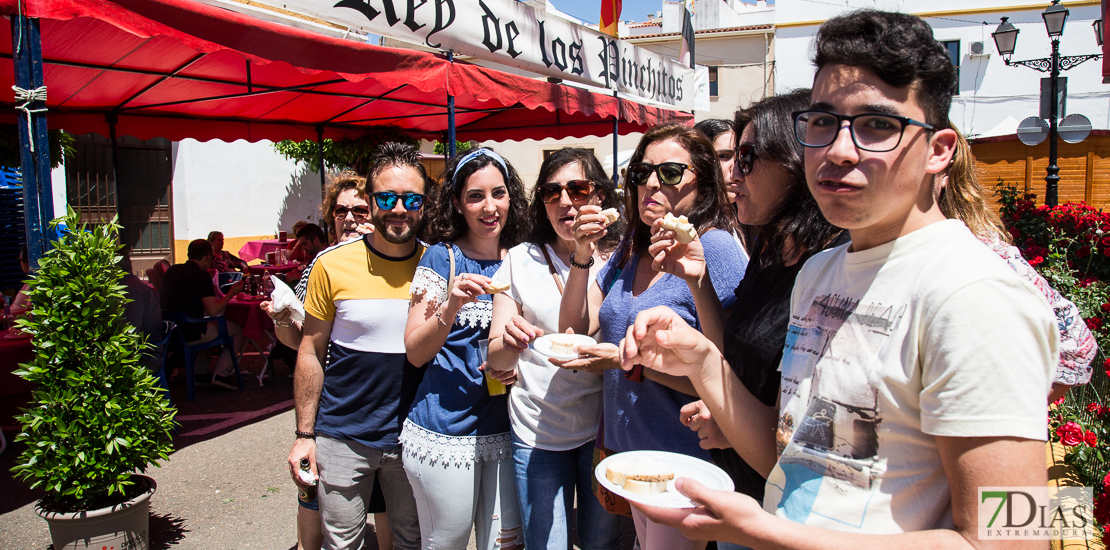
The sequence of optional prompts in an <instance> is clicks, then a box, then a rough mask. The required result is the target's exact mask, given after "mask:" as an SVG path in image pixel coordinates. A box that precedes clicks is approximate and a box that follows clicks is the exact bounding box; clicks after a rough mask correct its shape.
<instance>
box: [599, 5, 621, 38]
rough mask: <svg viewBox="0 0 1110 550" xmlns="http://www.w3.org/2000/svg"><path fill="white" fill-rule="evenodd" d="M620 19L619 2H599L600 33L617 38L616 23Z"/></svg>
mask: <svg viewBox="0 0 1110 550" xmlns="http://www.w3.org/2000/svg"><path fill="white" fill-rule="evenodd" d="M620 18H621V0H601V24H599V25H598V27H599V28H600V29H601V32H603V33H605V34H607V35H609V36H612V37H613V38H617V21H620Z"/></svg>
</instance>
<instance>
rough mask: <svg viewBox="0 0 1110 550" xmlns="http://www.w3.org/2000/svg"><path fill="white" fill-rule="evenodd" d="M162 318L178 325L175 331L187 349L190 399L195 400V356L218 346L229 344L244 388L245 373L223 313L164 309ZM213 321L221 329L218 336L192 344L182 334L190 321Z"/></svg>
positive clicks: (186, 370)
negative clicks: (203, 314) (211, 314)
mask: <svg viewBox="0 0 1110 550" xmlns="http://www.w3.org/2000/svg"><path fill="white" fill-rule="evenodd" d="M162 319H164V320H167V321H172V322H174V323H176V324H177V326H178V330H177V331H175V332H176V333H177V336H178V338H179V339H180V340H181V347H182V348H183V349H184V350H185V389H186V390H187V393H188V396H189V401H193V394H194V387H193V382H194V376H193V358H194V357H195V356H196V353H197V352H199V351H202V350H206V349H208V348H212V347H216V346H221V345H223V346H227V347H228V349H229V350H230V352H231V365H232V366H234V367H235V379H236V381H238V383H239V389H240V390H242V389H243V375H242V374H240V372H239V358H238V357H236V355H237V354H236V351H237V350H236V349H235V342H234V341H233V340H232V339H231V336H230V335H229V334H228V333H227V319H226V318H224V316H223V315H218V316H216V317H189V316H188V315H186V314H185V313H183V312H181V311H174V310H170V309H163V310H162ZM211 321H215V322H216V323H217V324H218V326H219V329H220V330H219V333H218V335H217V336H216V338H214V339H212V340H209V341H207V342H198V343H196V344H190V343H188V342H186V341H185V335H183V334H181V329H180V327H181V326H182V325H184V324H188V323H197V324H199V323H208V322H211Z"/></svg>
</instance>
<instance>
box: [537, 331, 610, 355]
mask: <svg viewBox="0 0 1110 550" xmlns="http://www.w3.org/2000/svg"><path fill="white" fill-rule="evenodd" d="M562 336H570V337H571V338H573V339H574V345H575V346H593V345H596V344H597V340H594V339H593V338H590V337H589V336H586V335H585V334H563V335H562ZM550 338H551V335H549V334H545V335H543V336H540V337H539V338H536V339H535V340H534V341H533V342H532V350H533V351H535V352H536V353H538V354H540V355H542V356H544V357H547V358H548V359H578V354H577V353H552V351H551V340H550Z"/></svg>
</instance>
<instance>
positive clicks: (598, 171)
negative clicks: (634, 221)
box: [524, 147, 624, 252]
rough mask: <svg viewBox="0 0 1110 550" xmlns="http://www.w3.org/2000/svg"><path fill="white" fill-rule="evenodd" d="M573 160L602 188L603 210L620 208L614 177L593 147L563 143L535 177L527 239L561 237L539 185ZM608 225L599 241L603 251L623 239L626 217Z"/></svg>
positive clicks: (546, 241) (540, 241) (534, 241)
mask: <svg viewBox="0 0 1110 550" xmlns="http://www.w3.org/2000/svg"><path fill="white" fill-rule="evenodd" d="M574 163H578V166H579V167H581V168H582V174H583V175H585V176H586V179H587V180H589V181H591V182H593V184H594V188H595V189H597V190H598V191H600V192H601V196H602V199H601V208H602V210H604V209H606V208H617V209H619V208H620V198H619V197H618V196H617V188H616V186H614V185H613V180H611V179H609V177H608V176H606V175H605V169H604V168H602V167H601V162H600V161H598V160H597V157H596V156H594V153H593V151H591V150H589V149H583V148H581V147H564V148H562V149H559V150H558V151H555V152H554V153H551V154H550V155H548V156H547V158H546V159H544V160H543V164H542V165H540V174H539V176H537V177H536V186H535V187H533V188H532V203H531V204H530V205H529V206H528V211H529V213H530V214H531V215H530V216H529V219H530V220H532V230H531V231H530V232H529V234H528V236H527V237H525V239H524V240H525V241H526V242H530V243H532V244H537V245H544V244H550V243H553V242H555V239H557V238H558V235H556V233H555V228H554V227H553V226H552V225H551V220H549V219H547V206H546V205H545V204H544V203H543V201H542V200H540V193H539V187H540V186H541V185H543V184H545V183H547V181H548V180H549V179H551V177H552V176H553V175H554V174H555V173H556V172H558V171H559V170H562V169H563V167H564V166H567V165H570V164H574ZM607 229H608V233H606V234H605V236H604V237H602V239H601V240H600V241H598V249H599V250H601V251H602V252H608V251H610V250H612V249H613V247H615V246H616V245H617V242H618V241H620V239H621V235H622V234H623V229H624V220H623V219H622V220H617V221H616V222H615V223H613V224H612V225H610V226H609V227H608V228H607Z"/></svg>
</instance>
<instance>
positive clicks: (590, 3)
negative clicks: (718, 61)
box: [548, 0, 775, 23]
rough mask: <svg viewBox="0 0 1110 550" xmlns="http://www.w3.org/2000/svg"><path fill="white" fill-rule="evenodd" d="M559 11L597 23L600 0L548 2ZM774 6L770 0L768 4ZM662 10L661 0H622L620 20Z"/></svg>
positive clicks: (751, 1)
mask: <svg viewBox="0 0 1110 550" xmlns="http://www.w3.org/2000/svg"><path fill="white" fill-rule="evenodd" d="M744 2H745V3H747V4H754V3H755V0H744ZM548 3H550V4H554V5H555V7H556V8H559V11H561V12H564V13H569V14H571V15H573V16H575V17H577V18H579V19H585V20H586V21H587V22H589V23H597V20H598V19H600V16H601V2H600V0H548ZM768 3H769V4H774V3H775V2H774V1H773V0H772V1H770V2H768ZM662 9H663V0H624V1H623V2H621V19H625V20H632V21H644V20H646V19H647V14H649V13H655V12H657V11H660V10H662Z"/></svg>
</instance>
